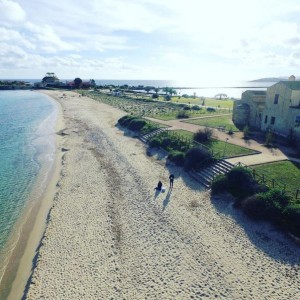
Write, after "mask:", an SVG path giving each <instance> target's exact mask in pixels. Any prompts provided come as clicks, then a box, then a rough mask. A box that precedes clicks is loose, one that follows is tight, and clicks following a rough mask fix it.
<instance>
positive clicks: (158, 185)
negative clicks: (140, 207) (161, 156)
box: [155, 181, 162, 191]
mask: <svg viewBox="0 0 300 300" xmlns="http://www.w3.org/2000/svg"><path fill="white" fill-rule="evenodd" d="M161 188H162V182H161V181H159V182H158V184H157V187H156V188H155V189H156V190H157V191H161Z"/></svg>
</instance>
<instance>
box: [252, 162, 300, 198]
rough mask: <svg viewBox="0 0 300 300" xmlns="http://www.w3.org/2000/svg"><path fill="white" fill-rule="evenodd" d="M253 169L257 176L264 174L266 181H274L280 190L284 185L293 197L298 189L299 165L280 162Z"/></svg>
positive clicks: (299, 181) (299, 182) (299, 185)
mask: <svg viewBox="0 0 300 300" xmlns="http://www.w3.org/2000/svg"><path fill="white" fill-rule="evenodd" d="M253 169H255V170H256V171H257V172H258V174H261V175H262V174H264V175H265V176H266V178H267V180H268V181H271V180H272V179H274V180H275V182H276V183H277V184H279V187H280V188H282V187H283V186H284V184H286V189H287V191H288V192H289V193H290V194H291V195H292V196H295V195H296V190H297V189H300V164H296V163H293V162H291V161H280V162H273V163H268V164H262V165H257V166H255V167H253ZM299 197H300V195H299ZM299 199H300V198H299Z"/></svg>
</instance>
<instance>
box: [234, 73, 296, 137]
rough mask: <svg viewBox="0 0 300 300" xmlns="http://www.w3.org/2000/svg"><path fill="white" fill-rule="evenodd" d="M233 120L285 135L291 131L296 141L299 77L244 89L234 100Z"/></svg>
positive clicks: (238, 124)
mask: <svg viewBox="0 0 300 300" xmlns="http://www.w3.org/2000/svg"><path fill="white" fill-rule="evenodd" d="M232 120H233V122H234V123H235V124H236V125H237V126H240V127H243V126H246V125H248V126H250V127H254V128H256V129H260V130H262V131H268V130H271V131H272V132H274V133H276V134H278V135H280V136H283V137H287V136H288V135H290V134H291V133H293V135H294V137H295V138H297V139H298V140H299V141H300V81H296V80H295V76H291V77H290V78H289V80H288V81H280V82H278V83H276V84H274V85H272V86H270V87H269V88H267V91H266V92H265V91H251V90H249V91H246V92H244V93H243V94H242V99H241V100H237V101H235V103H234V108H233V117H232Z"/></svg>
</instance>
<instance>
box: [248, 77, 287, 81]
mask: <svg viewBox="0 0 300 300" xmlns="http://www.w3.org/2000/svg"><path fill="white" fill-rule="evenodd" d="M288 79H289V77H288V76H287V77H269V78H260V79H255V80H251V81H250V82H279V81H282V80H288Z"/></svg>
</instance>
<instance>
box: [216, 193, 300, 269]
mask: <svg viewBox="0 0 300 300" xmlns="http://www.w3.org/2000/svg"><path fill="white" fill-rule="evenodd" d="M211 202H212V204H213V205H214V207H215V208H216V209H217V210H218V211H219V212H220V213H222V214H224V215H227V216H230V217H231V218H232V219H233V220H234V221H236V222H237V223H238V224H239V225H240V226H241V227H242V228H243V229H244V231H245V233H246V234H247V236H248V238H249V240H250V241H251V242H252V243H253V245H255V246H256V247H257V248H258V249H260V250H261V251H263V252H264V253H265V254H266V255H268V256H269V257H271V258H272V259H275V260H277V261H279V262H282V263H285V264H291V265H299V264H300V245H299V244H297V243H296V242H295V241H293V240H292V239H291V238H290V237H288V236H287V234H286V233H284V232H282V231H280V230H278V229H277V228H276V227H275V226H273V225H272V224H269V223H267V222H256V221H253V220H251V219H249V218H248V217H247V216H246V215H245V214H244V213H243V212H242V211H241V210H239V209H238V208H235V207H234V205H233V203H234V202H233V198H232V197H231V196H230V195H225V194H224V195H218V196H213V197H212V198H211Z"/></svg>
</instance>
